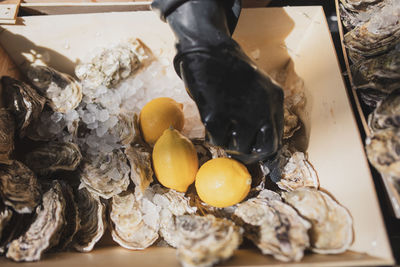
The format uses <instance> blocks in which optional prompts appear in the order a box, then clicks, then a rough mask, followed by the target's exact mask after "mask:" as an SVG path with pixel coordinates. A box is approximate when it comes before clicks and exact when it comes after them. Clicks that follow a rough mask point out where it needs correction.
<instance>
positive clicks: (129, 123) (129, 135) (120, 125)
mask: <svg viewBox="0 0 400 267" xmlns="http://www.w3.org/2000/svg"><path fill="white" fill-rule="evenodd" d="M110 130H111V134H112V135H114V136H116V137H117V139H118V142H119V143H121V144H122V145H128V144H130V143H131V142H132V141H133V139H134V137H135V129H134V126H133V116H129V115H125V114H123V113H121V114H119V115H118V122H117V123H116V124H115V126H114V127H113V128H111V129H110Z"/></svg>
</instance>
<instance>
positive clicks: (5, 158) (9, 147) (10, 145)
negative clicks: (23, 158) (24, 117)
mask: <svg viewBox="0 0 400 267" xmlns="http://www.w3.org/2000/svg"><path fill="white" fill-rule="evenodd" d="M14 132H15V120H14V117H13V115H12V114H11V113H10V112H9V111H8V110H6V109H0V163H5V164H9V163H10V154H11V153H12V151H13V150H14Z"/></svg>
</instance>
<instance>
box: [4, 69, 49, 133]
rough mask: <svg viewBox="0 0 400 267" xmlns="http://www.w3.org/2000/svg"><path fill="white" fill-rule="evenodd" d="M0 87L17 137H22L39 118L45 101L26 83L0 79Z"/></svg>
mask: <svg viewBox="0 0 400 267" xmlns="http://www.w3.org/2000/svg"><path fill="white" fill-rule="evenodd" d="M1 85H2V88H3V92H2V93H3V94H2V98H3V101H4V103H5V106H6V108H7V109H8V110H9V111H10V112H11V113H12V114H13V115H14V116H15V121H16V126H17V130H18V132H19V135H20V136H24V135H25V131H26V128H27V127H28V125H29V124H30V123H31V122H32V121H35V120H36V119H37V118H39V115H40V113H41V112H42V110H43V107H44V104H45V102H46V99H45V98H44V97H42V96H41V95H39V94H38V93H37V92H36V90H35V89H33V88H31V87H30V86H29V85H27V84H26V83H23V82H20V81H18V80H15V79H13V78H11V77H8V76H3V77H2V78H1Z"/></svg>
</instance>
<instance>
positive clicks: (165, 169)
mask: <svg viewBox="0 0 400 267" xmlns="http://www.w3.org/2000/svg"><path fill="white" fill-rule="evenodd" d="M153 167H154V172H155V173H156V176H157V179H158V181H159V182H160V183H161V184H162V185H163V186H165V187H168V188H171V189H174V190H176V191H179V192H186V190H187V188H188V187H189V185H191V184H192V183H193V182H194V180H195V177H196V173H197V170H198V168H199V162H198V158H197V152H196V149H195V148H194V145H193V144H192V142H191V141H190V140H189V139H188V138H186V137H185V136H183V135H182V134H181V133H180V132H178V131H177V130H174V129H172V128H169V129H167V130H165V131H164V133H163V134H162V135H161V137H160V138H159V139H158V140H157V142H156V144H155V145H154V149H153Z"/></svg>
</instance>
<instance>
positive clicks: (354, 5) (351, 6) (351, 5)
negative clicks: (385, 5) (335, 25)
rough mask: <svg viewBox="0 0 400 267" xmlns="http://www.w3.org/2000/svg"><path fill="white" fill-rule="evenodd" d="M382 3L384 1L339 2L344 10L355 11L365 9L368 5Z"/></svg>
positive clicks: (353, 0) (342, 0)
mask: <svg viewBox="0 0 400 267" xmlns="http://www.w3.org/2000/svg"><path fill="white" fill-rule="evenodd" d="M382 1H384V0H340V2H341V4H342V5H343V6H344V7H345V8H347V9H349V10H355V11H358V10H360V9H363V8H366V7H368V6H369V5H373V4H377V3H380V2H382Z"/></svg>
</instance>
